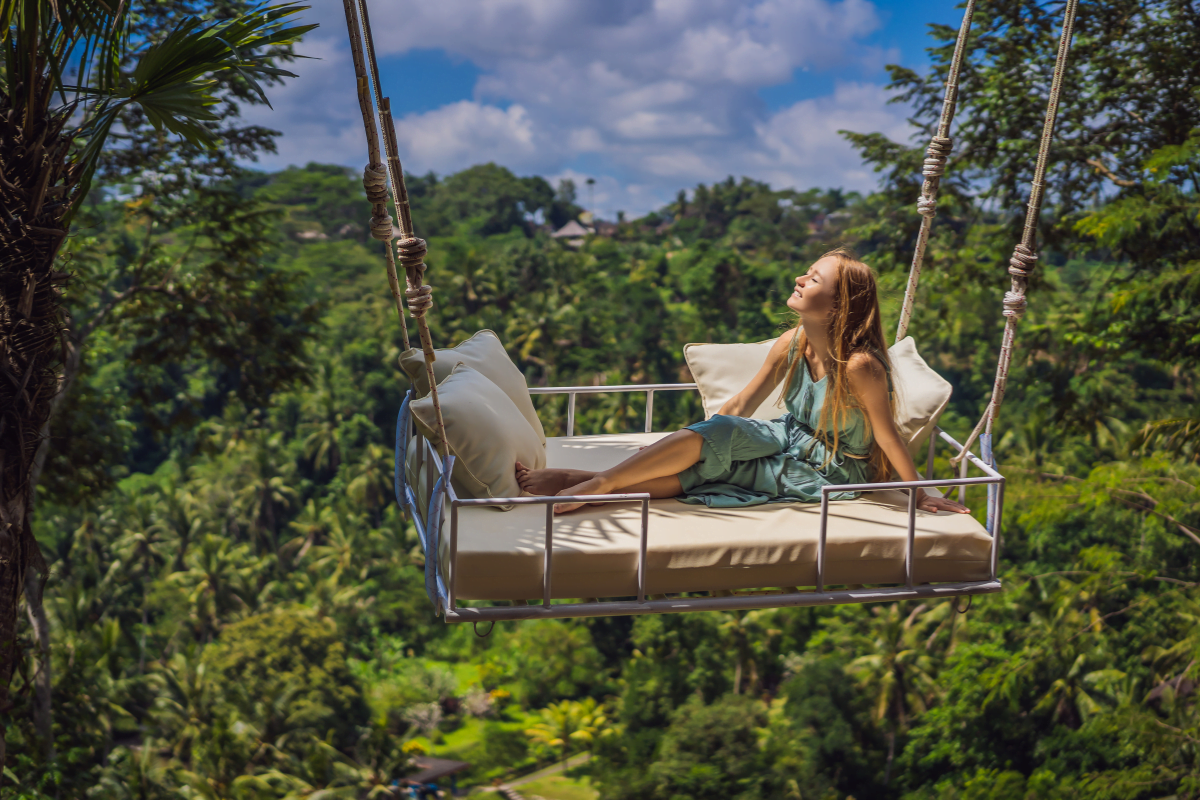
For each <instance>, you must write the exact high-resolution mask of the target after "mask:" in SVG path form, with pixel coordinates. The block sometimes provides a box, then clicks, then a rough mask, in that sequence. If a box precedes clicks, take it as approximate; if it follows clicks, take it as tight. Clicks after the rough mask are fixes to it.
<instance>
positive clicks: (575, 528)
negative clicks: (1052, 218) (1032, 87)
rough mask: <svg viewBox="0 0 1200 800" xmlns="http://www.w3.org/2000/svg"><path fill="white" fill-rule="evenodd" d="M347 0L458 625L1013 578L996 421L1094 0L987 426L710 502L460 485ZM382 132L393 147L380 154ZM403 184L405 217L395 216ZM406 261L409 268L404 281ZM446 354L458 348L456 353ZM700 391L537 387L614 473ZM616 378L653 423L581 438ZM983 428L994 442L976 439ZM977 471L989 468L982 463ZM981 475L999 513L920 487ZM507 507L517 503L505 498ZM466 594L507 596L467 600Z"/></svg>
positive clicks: (410, 478) (1050, 114)
mask: <svg viewBox="0 0 1200 800" xmlns="http://www.w3.org/2000/svg"><path fill="white" fill-rule="evenodd" d="M343 4H344V8H345V12H346V23H347V29H348V31H349V35H350V44H351V52H352V54H353V59H354V67H355V73H356V78H357V91H358V98H359V105H360V108H361V111H362V116H363V123H364V126H365V129H366V134H367V146H368V151H369V158H370V164H369V165H368V166H367V167H366V168H365V170H364V176H363V185H364V188H365V189H366V194H367V199H368V201H369V202H370V203H371V205H372V209H373V213H372V217H371V233H372V236H373V237H374V238H376V239H378V240H380V241H382V242H384V243H385V248H384V251H385V257H386V261H385V264H386V268H387V275H388V282H389V286H390V288H391V293H392V297H393V299H394V301H395V306H396V311H397V315H398V317H399V319H400V323H401V333H402V337H403V341H404V346H405V348H406V350H408V349H409V347H410V342H409V333H408V327H407V323H406V321H405V317H404V311H403V304H404V300H402V297H403V298H404V299H405V300H407V304H408V308H409V313H410V314H411V316H412V317H413V319H414V321H415V323H416V327H417V335H418V339H419V351H413V352H417V353H418V355H419V358H420V360H421V361H422V362H423V364H422V374H421V376H420V377H422V378H424V379H425V381H426V386H427V395H428V397H429V399H431V400H432V403H431V406H432V411H433V414H432V417H433V421H432V424H431V425H429V426H428V427H429V428H432V430H428V431H427V433H428V434H429V435H422V434H421V433H419V432H418V431H417V430H416V428H415V426H414V422H415V420H414V418H413V416H414V415H413V408H414V403H416V402H417V401H418V395H417V393H416V391H415V390H414V389H410V390H409V391H408V393H407V395H406V396H405V399H404V401H403V404H402V406H401V408H400V412H399V415H398V418H397V424H396V443H395V444H396V470H395V479H394V483H395V493H396V499H397V502H398V503H399V505H400V506H401V508H402V510H403V511H404V512H405V513H406V514H407V516H408V517H409V518H410V519H412V521H413V524H414V526H415V528H416V531H417V535H418V538H419V539H420V543H421V546H422V549H423V551H424V553H425V588H426V591H427V593H428V595H429V598H430V601H431V602H432V604H433V606H434V608H435V610H436V613H438V614H441V615H442V616H443V617H444V619H445V620H446V622H475V623H478V622H482V621H493V622H494V621H496V620H522V619H544V618H565V617H598V616H617V615H640V614H663V613H680V612H690V611H714V610H720V611H737V610H747V609H757V608H783V607H793V606H822V605H841V604H850V603H867V602H877V601H897V600H908V599H916V598H921V599H929V598H950V597H959V596H964V595H965V596H968V597H970V596H973V595H976V594H988V593H993V592H999V591H1000V590H1001V588H1002V586H1001V582H1000V580H999V579H998V567H999V555H1000V536H1001V530H1002V519H1003V510H1004V486H1005V479H1004V476H1003V475H1002V474H1001V473H1000V472H999V471H998V470H997V468H996V464H995V459H994V457H993V454H992V429H993V424H994V422H995V420H996V418H997V416H998V412H999V409H1000V405H1001V403H1002V402H1003V397H1004V390H1005V386H1006V382H1007V377H1008V370H1009V365H1010V363H1011V359H1012V350H1013V343H1014V337H1015V331H1016V324H1017V322H1018V321H1019V319H1020V318H1021V315H1022V314H1023V312H1024V310H1025V305H1026V301H1025V293H1026V288H1027V280H1028V277H1029V275H1030V273H1031V272H1032V270H1033V268H1034V266H1035V265H1036V261H1037V250H1036V228H1037V223H1038V218H1039V215H1040V210H1041V204H1042V199H1043V194H1044V176H1045V171H1046V165H1047V160H1048V154H1049V148H1050V143H1051V138H1052V134H1053V128H1054V120H1055V116H1056V114H1057V110H1058V100H1059V94H1060V91H1061V86H1062V81H1063V76H1064V71H1065V66H1066V62H1067V57H1068V55H1069V50H1070V41H1071V35H1072V30H1073V26H1074V20H1075V14H1076V9H1077V5H1078V0H1068V2H1067V3H1066V6H1065V9H1064V15H1063V26H1062V31H1061V35H1060V41H1059V49H1058V55H1057V60H1056V63H1055V68H1054V77H1053V81H1052V83H1051V88H1050V94H1049V99H1048V103H1047V108H1046V116H1045V123H1044V126H1043V129H1042V136H1041V141H1040V145H1039V149H1038V158H1037V164H1036V167H1035V170H1034V177H1033V182H1032V186H1031V190H1030V195H1029V201H1028V205H1027V208H1026V214H1025V227H1024V231H1023V234H1022V237H1021V240H1020V242H1019V243H1018V244H1017V245H1016V246H1015V248H1014V251H1013V255H1012V258H1011V259H1010V262H1009V267H1008V272H1009V275H1010V278H1011V288H1010V290H1009V291H1008V292H1006V294H1005V296H1004V316H1005V318H1006V321H1005V329H1004V334H1003V339H1002V343H1001V347H1000V354H999V358H998V363H997V369H996V379H995V384H994V388H993V391H992V396H991V400H990V401H989V403H988V405H987V407H986V408H985V410H984V413H983V415H982V417H981V419H980V420H979V423H978V424H977V425H976V426H975V428H974V430H973V431H972V432H971V434H970V436H969V437H968V438H967V439H966V441H965V442H962V443H960V442H958V441H956V440H955V439H954V438H953V437H951V436H950V435H949V434H948V433H946V432H945V431H943V430H942V429H941V428H940V427H937V426H936V424H932V425H930V426H929V428H930V430H929V435H928V442H927V443H926V444H925V445H924V447H925V461H926V465H925V474H924V477H923V479H921V480H916V481H891V482H884V483H863V484H850V485H831V486H825V487H823V488H822V494H821V502H820V503H819V505H818V504H816V503H813V504H803V503H773V504H767V505H763V506H754V507H749V508H709V507H707V506H698V505H689V504H684V503H681V502H679V501H677V500H651V499H650V496H649V495H648V494H628V493H627V494H609V495H599V496H586V497H563V496H508V497H463V496H460V492H459V491H458V488H456V486H455V482H456V479H457V473H455V472H454V470H455V461H456V457H455V455H453V454H452V453H451V452H450V448H449V446H448V444H447V442H448V439H447V436H446V426H445V423H444V420H443V415H442V405H441V404H440V402H439V396H438V381H437V380H436V379H435V374H434V367H433V364H434V362H435V361H436V360H437V355H436V353H435V351H434V348H433V344H432V339H431V336H430V333H429V326H428V322H427V319H426V314H427V312H428V310H429V308H431V307H432V289H431V287H429V286H427V285H426V284H425V283H424V273H425V270H426V266H425V264H424V256H425V252H426V245H425V242H424V241H423V240H421V239H419V238H417V237H416V236H415V235H414V232H413V223H412V216H411V213H410V209H409V203H408V195H407V189H406V187H405V185H404V177H403V175H404V174H403V170H402V168H401V165H400V160H399V155H398V151H397V146H396V135H395V129H394V127H393V119H392V113H391V106H390V100H389V98H387V97H383V96H382V92H381V89H380V84H379V74H378V68H377V65H376V59H375V53H374V47H373V43H372V37H371V24H370V19H369V16H368V9H367V6H366V0H343ZM974 8H975V2H974V0H968V2H967V4H966V7H965V11H964V14H963V20H962V25H961V27H960V29H959V32H958V39H957V42H956V45H955V50H954V55H953V57H952V59H951V63H950V68H949V70H948V73H947V78H946V83H945V97H944V101H943V106H942V114H941V118H940V120H939V123H938V127H937V132H936V134H935V135H934V136H933V137H932V139H931V141H930V144H929V146H928V148H927V150H926V158H925V162H924V168H923V170H922V174H923V176H924V182H923V184H922V188H921V195H920V198H919V199H918V202H917V210H918V213H919V214H920V215H921V217H922V219H921V227H920V229H919V231H918V236H917V241H916V245H915V249H914V253H913V259H912V264H911V267H910V271H909V277H908V283H907V287H906V290H905V296H904V303H903V305H902V307H901V315H900V322H899V325H898V328H897V333H896V341H897V342H898V343H899V342H901V341H902V340H903V339H904V337H905V335H906V332H907V329H908V323H909V320H910V318H911V315H912V308H913V302H914V299H915V296H916V291H917V285H918V281H919V278H920V270H921V266H922V262H923V260H924V254H925V248H926V244H927V242H928V237H929V231H930V227H931V225H932V221H933V217H934V215H935V213H936V205H937V193H938V187H939V183H940V179H941V176H942V175H943V174H944V170H945V164H946V160H947V158H948V157H949V155H950V152H951V145H952V142H951V140H950V138H949V130H950V124H951V122H952V120H953V116H954V111H955V106H956V102H957V93H958V76H959V72H960V68H961V65H962V60H963V56H964V52H965V48H966V43H967V40H968V37H969V33H970V27H971V18H972V15H973V13H974ZM368 70H369V72H368ZM377 123H378V128H377V127H376V124H377ZM380 133H382V140H383V146H384V149H385V150H386V154H384V153H381V148H380V138H381V137H380ZM385 155H386V160H385ZM389 187H390V190H391V191H390V195H391V200H392V203H393V205H394V207H395V209H396V216H397V223H398V225H397V226H394V225H393V221H392V217H391V216H390V214H389V213H388V208H387V204H388V199H389ZM396 227H398V230H396ZM393 240H395V247H396V250H395V252H393V250H392V245H391V243H392V241H393ZM397 262H399V264H400V267H401V268H402V269H403V271H404V283H405V286H404V288H403V289H402V288H401V285H400V277H399V272H398V270H397V267H396V264H397ZM446 353H449V354H450V355H453V351H443V354H446ZM755 366H756V365H755ZM698 388H700V387H699V386H698V384H696V383H676V384H648V385H628V386H569V387H529V388H527V389H526V391H528V393H529V394H530V395H564V394H565V395H567V424H566V434H567V435H566V436H563V437H550V438H548V439H546V440H545V448H546V450H545V457H546V466H548V467H568V468H578V469H590V470H603V469H606V468H608V467H611V466H614V465H615V464H617V463H619V462H620V461H622V460H623V459H625V458H627V457H628V456H629V455H631V454H632V453H634V452H636V451H637V449H638V448H640V447H643V446H645V445H646V444H649V443H651V442H653V441H656V440H657V439H659V438H662V437H663V436H665V435H667V434H666V432H658V431H654V427H653V415H654V397H655V394H656V393H659V392H668V391H670V392H678V391H696V390H697V389H698ZM613 393H643V394H644V395H645V398H646V402H645V421H644V431H643V432H642V433H636V434H610V435H601V436H588V435H576V433H575V408H576V400H577V398H578V396H579V395H590V394H613ZM706 405H708V404H707V403H706ZM943 407H944V405H943ZM938 413H940V409H939V412H938ZM933 422H934V423H936V418H935V419H934V420H933ZM977 439H978V441H979V444H980V450H981V452H980V453H979V454H978V455H977V454H975V453H974V452H972V451H971V450H970V448H971V446H972V445H973V444H974V443H975V441H976V440H977ZM435 443H436V444H435ZM939 445H940V446H943V447H946V448H948V449H949V450H951V451H952V452H953V456H952V457H951V459H950V464H951V467H952V468H953V469H955V472H956V474H955V475H954V476H953V477H945V478H937V477H936V476H935V474H934V457H935V454H936V450H937V448H938V446H939ZM972 468H973V470H974V472H975V473H978V474H972ZM972 486H984V487H986V488H987V510H986V515H985V522H984V523H983V524H981V523H979V522H978V521H977V520H975V519H974V518H973V517H971V516H970V515H965V514H952V513H948V512H943V513H937V514H933V513H927V512H922V511H918V509H917V507H916V490H917V489H918V488H921V489H924V490H926V491H927V492H931V493H938V491H939V487H942V488H948V489H951V490H955V491H957V493H958V499H959V502H963V501H964V500H965V498H966V491H967V488H968V487H972ZM843 492H856V493H862V494H861V495H860V496H859V497H858V498H857V499H854V500H838V499H835V498H834V497H832V496H833V495H837V494H838V493H843ZM570 501H580V502H587V503H589V504H590V505H588V506H586V507H585V508H584V509H582V510H580V511H578V512H575V513H573V514H570V515H564V516H555V514H554V504H555V503H561V502H570ZM498 508H500V509H508V510H507V511H506V512H505V513H497V509H498ZM763 587H770V588H763ZM581 598H582V599H581ZM464 601H468V602H487V603H491V604H489V605H472V606H465V605H463V604H462V603H463V602H464ZM555 601H559V602H555Z"/></svg>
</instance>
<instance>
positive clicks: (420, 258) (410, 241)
mask: <svg viewBox="0 0 1200 800" xmlns="http://www.w3.org/2000/svg"><path fill="white" fill-rule="evenodd" d="M428 250H429V248H428V247H427V246H426V245H425V240H424V239H418V238H416V237H415V236H410V237H409V238H407V239H401V240H400V241H398V242H396V251H397V254H398V256H399V259H400V264H401V266H403V267H404V269H405V270H409V269H411V268H413V267H417V268H419V269H422V270H423V269H425V263H424V261H425V253H427V252H428Z"/></svg>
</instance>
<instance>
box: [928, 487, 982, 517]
mask: <svg viewBox="0 0 1200 800" xmlns="http://www.w3.org/2000/svg"><path fill="white" fill-rule="evenodd" d="M917 492H918V494H917V508H919V509H921V510H922V511H932V512H933V513H935V514H936V513H937V512H939V511H953V512H954V513H955V514H970V513H971V509H969V508H967V507H966V506H964V505H963V504H962V503H956V502H954V501H953V500H948V499H946V498H945V497H938V496H936V495H932V494H929V493H928V492H926V491H925V490H924V489H918V490H917Z"/></svg>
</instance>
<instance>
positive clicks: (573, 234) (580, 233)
mask: <svg viewBox="0 0 1200 800" xmlns="http://www.w3.org/2000/svg"><path fill="white" fill-rule="evenodd" d="M589 233H591V231H590V230H588V229H587V228H585V227H583V226H582V225H580V224H579V223H578V222H577V221H575V220H571V221H570V222H568V223H567V224H566V225H563V226H562V227H561V228H559V229H558V230H556V231H555V232H554V233H552V234H550V236H551V237H553V238H555V239H566V240H567V246H568V247H582V246H583V237H585V236H587V235H588V234H589Z"/></svg>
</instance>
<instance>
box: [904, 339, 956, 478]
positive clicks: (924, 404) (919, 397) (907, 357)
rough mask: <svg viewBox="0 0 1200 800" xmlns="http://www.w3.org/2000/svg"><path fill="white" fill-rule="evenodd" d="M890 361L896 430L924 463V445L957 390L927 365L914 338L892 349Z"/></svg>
mask: <svg viewBox="0 0 1200 800" xmlns="http://www.w3.org/2000/svg"><path fill="white" fill-rule="evenodd" d="M888 359H889V360H890V361H891V362H892V386H893V388H894V389H895V391H896V428H897V429H898V430H899V431H900V436H901V438H902V439H904V440H905V441H906V442H908V452H909V453H911V454H912V457H913V460H914V461H917V462H918V463H920V462H921V461H922V459H920V458H918V456H920V455H921V445H923V444H924V443H925V441H926V440H927V439H928V438H929V435H930V434H931V433H933V429H934V427H935V426H936V425H937V422H938V418H940V417H941V416H942V412H943V411H945V410H946V406H947V405H949V404H950V395H951V394H952V393H953V392H954V387H953V386H951V385H950V381H948V380H946V379H945V378H943V377H942V376H941V375H938V374H937V373H936V372H934V371H933V369H931V368H930V366H929V365H928V364H926V363H925V359H923V358H921V354H920V353H918V352H917V343H916V342H914V341H913V338H912V337H911V336H905V337H904V338H903V339H901V340H900V341H898V342H896V343H895V344H894V345H892V346H891V347H889V348H888Z"/></svg>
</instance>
